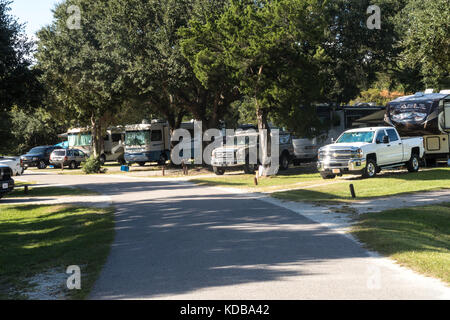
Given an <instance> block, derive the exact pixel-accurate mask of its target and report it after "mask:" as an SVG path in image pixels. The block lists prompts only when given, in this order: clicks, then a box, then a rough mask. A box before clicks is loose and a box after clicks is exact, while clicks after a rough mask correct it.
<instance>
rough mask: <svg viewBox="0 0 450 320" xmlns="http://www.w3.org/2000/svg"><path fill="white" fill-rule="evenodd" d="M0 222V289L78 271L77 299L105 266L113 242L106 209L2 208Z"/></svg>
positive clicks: (65, 207) (109, 217)
mask: <svg viewBox="0 0 450 320" xmlns="http://www.w3.org/2000/svg"><path fill="white" fill-rule="evenodd" d="M0 222H1V223H0V279H2V281H1V283H0V288H9V289H12V288H14V287H17V288H20V287H23V286H24V285H26V283H25V284H24V283H23V281H24V279H26V278H28V277H30V276H33V275H36V274H39V273H42V272H45V271H48V270H49V269H53V268H55V267H56V268H57V267H61V268H63V269H64V270H65V268H67V267H68V266H70V265H78V266H80V267H82V283H83V290H81V291H79V292H77V293H76V295H75V297H77V298H83V297H84V296H85V295H86V294H87V293H88V292H89V289H90V287H91V286H92V285H93V282H94V280H95V278H96V276H97V275H98V273H99V271H100V268H101V267H102V265H103V264H104V262H105V261H106V258H107V255H108V252H109V247H110V244H111V242H112V240H113V237H114V229H113V228H114V223H113V214H112V210H111V209H94V208H84V207H70V206H56V207H50V206H45V207H42V206H41V207H40V206H31V205H30V206H19V207H3V208H2V214H1V215H0ZM63 286H64V283H62V284H61V287H63ZM0 294H1V295H3V296H5V295H7V293H5V292H0ZM66 294H71V293H70V292H66Z"/></svg>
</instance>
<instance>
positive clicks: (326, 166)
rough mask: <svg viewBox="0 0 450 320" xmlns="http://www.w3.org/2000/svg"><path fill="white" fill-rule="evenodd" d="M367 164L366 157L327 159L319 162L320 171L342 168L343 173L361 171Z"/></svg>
mask: <svg viewBox="0 0 450 320" xmlns="http://www.w3.org/2000/svg"><path fill="white" fill-rule="evenodd" d="M366 166H367V160H366V159H352V160H349V161H345V162H342V160H340V161H339V160H333V159H325V160H321V161H319V162H317V169H318V170H319V172H325V171H333V170H338V169H339V170H340V171H341V173H346V172H349V173H352V172H361V171H362V170H364V169H365V168H366Z"/></svg>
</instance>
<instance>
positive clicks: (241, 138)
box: [211, 130, 294, 175]
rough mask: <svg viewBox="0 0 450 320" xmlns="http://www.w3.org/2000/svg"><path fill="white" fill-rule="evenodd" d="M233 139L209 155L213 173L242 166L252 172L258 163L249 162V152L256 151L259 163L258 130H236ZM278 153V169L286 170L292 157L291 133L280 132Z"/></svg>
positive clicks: (220, 173) (248, 172) (247, 172)
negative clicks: (230, 143) (233, 141)
mask: <svg viewBox="0 0 450 320" xmlns="http://www.w3.org/2000/svg"><path fill="white" fill-rule="evenodd" d="M234 140H235V143H234V145H231V146H227V145H224V146H222V147H219V148H216V149H214V151H213V153H212V157H211V165H212V167H213V170H214V173H215V174H216V175H223V174H224V173H225V171H226V170H227V169H232V168H236V167H243V168H244V172H245V173H246V174H254V173H255V171H256V169H257V167H258V165H257V164H250V159H251V157H250V152H256V153H257V157H258V159H257V160H258V163H260V159H259V149H258V148H259V134H258V132H251V133H249V132H246V131H245V130H243V131H238V132H236V135H235V136H234ZM255 143H256V144H255ZM279 153H280V154H279V163H280V170H287V169H288V168H289V164H290V163H291V161H292V159H293V158H294V147H293V145H292V136H291V134H289V133H280V142H279Z"/></svg>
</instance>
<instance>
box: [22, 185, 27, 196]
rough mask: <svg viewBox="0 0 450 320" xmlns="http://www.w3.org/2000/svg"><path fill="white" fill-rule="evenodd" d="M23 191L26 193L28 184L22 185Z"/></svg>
mask: <svg viewBox="0 0 450 320" xmlns="http://www.w3.org/2000/svg"><path fill="white" fill-rule="evenodd" d="M23 192H24V193H25V194H28V185H25V186H24V187H23Z"/></svg>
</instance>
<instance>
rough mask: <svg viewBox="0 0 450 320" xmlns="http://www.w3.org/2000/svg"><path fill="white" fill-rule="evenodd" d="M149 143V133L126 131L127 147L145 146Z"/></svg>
mask: <svg viewBox="0 0 450 320" xmlns="http://www.w3.org/2000/svg"><path fill="white" fill-rule="evenodd" d="M148 143H150V132H149V131H127V133H126V138H125V144H126V145H127V146H145V145H146V144H148Z"/></svg>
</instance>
